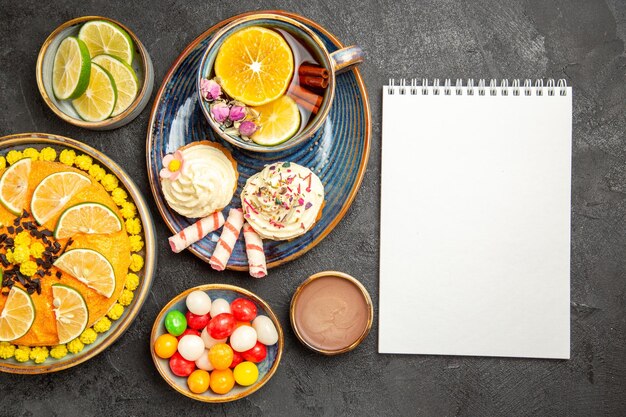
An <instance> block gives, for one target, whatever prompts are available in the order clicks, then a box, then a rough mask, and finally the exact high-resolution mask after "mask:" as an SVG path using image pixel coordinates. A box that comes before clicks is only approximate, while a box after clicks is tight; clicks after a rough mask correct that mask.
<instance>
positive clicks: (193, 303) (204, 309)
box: [185, 290, 211, 316]
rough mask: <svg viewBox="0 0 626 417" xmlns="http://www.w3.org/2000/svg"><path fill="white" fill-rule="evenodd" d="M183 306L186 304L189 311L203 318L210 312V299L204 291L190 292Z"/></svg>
mask: <svg viewBox="0 0 626 417" xmlns="http://www.w3.org/2000/svg"><path fill="white" fill-rule="evenodd" d="M185 304H187V309H188V310H189V311H191V312H192V313H193V314H197V315H198V316H203V315H205V314H207V313H208V312H209V311H211V297H209V295H208V294H207V293H205V292H204V291H199V290H196V291H193V292H191V293H190V294H189V295H188V296H187V299H186V300H185Z"/></svg>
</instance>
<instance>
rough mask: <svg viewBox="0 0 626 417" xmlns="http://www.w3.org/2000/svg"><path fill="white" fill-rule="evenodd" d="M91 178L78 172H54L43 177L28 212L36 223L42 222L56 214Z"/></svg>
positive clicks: (89, 182)
mask: <svg viewBox="0 0 626 417" xmlns="http://www.w3.org/2000/svg"><path fill="white" fill-rule="evenodd" d="M89 185H91V180H89V178H87V177H86V176H84V175H82V174H79V173H78V172H72V171H68V172H56V173H54V174H50V175H48V176H47V177H46V178H44V179H43V180H42V181H41V182H40V183H39V185H38V186H37V188H35V191H34V192H33V198H32V200H31V202H30V212H31V213H32V215H33V217H34V218H35V220H37V223H39V224H44V223H45V222H47V221H48V220H50V219H51V218H52V217H54V215H55V214H57V213H58V212H59V211H61V209H63V207H64V206H65V205H66V204H67V202H68V201H69V200H70V198H72V197H73V196H75V195H76V194H77V193H78V192H79V191H80V190H82V189H83V188H85V187H87V186H89Z"/></svg>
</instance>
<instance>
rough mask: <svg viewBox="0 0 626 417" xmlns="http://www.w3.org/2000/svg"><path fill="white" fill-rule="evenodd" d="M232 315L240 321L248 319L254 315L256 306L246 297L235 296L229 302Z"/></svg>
mask: <svg viewBox="0 0 626 417" xmlns="http://www.w3.org/2000/svg"><path fill="white" fill-rule="evenodd" d="M230 310H231V312H232V313H233V316H235V318H236V319H237V320H240V321H250V320H252V319H254V318H255V317H256V306H255V305H254V303H253V302H252V301H250V300H248V299H246V298H236V299H235V300H233V302H232V303H230Z"/></svg>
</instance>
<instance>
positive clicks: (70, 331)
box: [52, 284, 89, 344]
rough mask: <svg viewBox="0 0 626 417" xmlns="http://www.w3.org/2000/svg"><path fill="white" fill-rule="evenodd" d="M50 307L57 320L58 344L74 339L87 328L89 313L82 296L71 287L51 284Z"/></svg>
mask: <svg viewBox="0 0 626 417" xmlns="http://www.w3.org/2000/svg"><path fill="white" fill-rule="evenodd" d="M52 306H53V307H54V315H55V317H56V319H57V335H58V337H59V344H63V343H67V342H71V341H72V340H74V339H76V338H77V337H78V336H80V334H81V333H82V332H83V330H85V328H86V327H87V322H88V321H89V311H88V310H87V303H86V302H85V299H84V298H83V296H82V295H81V294H80V293H79V292H78V291H76V290H75V289H74V288H72V287H68V286H67V285H63V284H52Z"/></svg>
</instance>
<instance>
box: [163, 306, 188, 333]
mask: <svg viewBox="0 0 626 417" xmlns="http://www.w3.org/2000/svg"><path fill="white" fill-rule="evenodd" d="M165 328H166V329H167V331H168V332H169V334H171V335H172V336H180V335H181V334H183V332H184V331H185V329H186V328H187V319H185V315H184V314H183V313H181V312H180V311H178V310H172V311H170V312H169V313H167V314H166V315H165Z"/></svg>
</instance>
